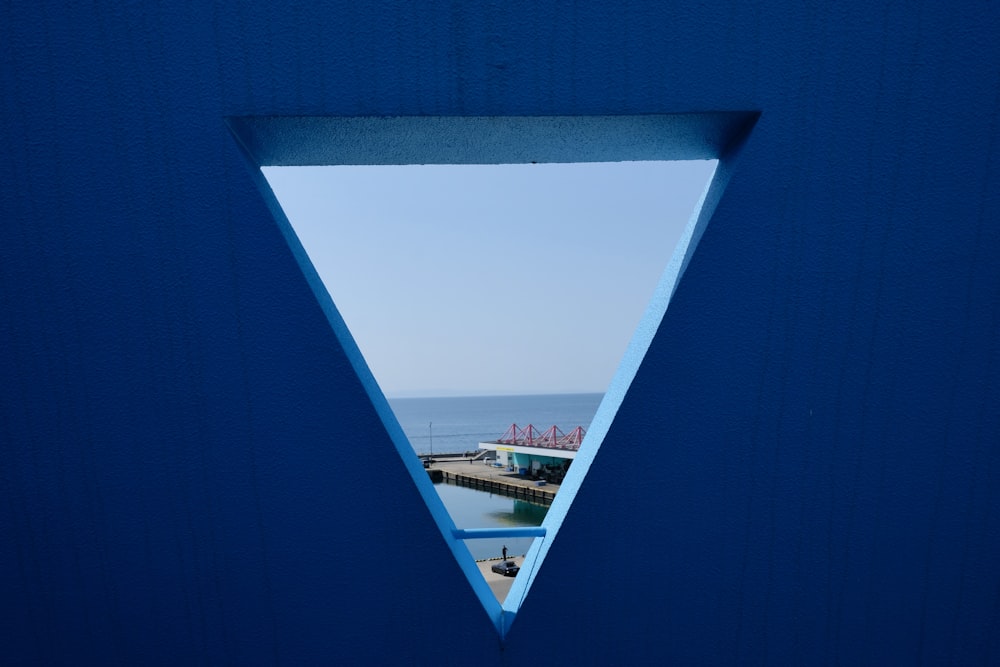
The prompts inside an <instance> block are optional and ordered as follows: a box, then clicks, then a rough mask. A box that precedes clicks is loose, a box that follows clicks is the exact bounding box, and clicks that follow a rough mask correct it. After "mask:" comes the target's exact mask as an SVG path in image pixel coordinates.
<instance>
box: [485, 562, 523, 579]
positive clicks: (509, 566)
mask: <svg viewBox="0 0 1000 667" xmlns="http://www.w3.org/2000/svg"><path fill="white" fill-rule="evenodd" d="M490 569H491V570H493V571H494V572H496V573H497V574H502V575H503V576H505V577H513V576H514V575H516V574H517V571H518V570H520V569H521V568H519V567H518V566H517V563H515V562H514V561H512V560H505V561H501V562H499V563H497V564H496V565H494V566H493V567H491V568H490Z"/></svg>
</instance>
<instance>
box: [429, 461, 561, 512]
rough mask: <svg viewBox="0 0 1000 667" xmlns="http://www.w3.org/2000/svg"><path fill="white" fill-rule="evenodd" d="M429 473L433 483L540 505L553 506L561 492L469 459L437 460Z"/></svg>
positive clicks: (555, 488)
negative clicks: (475, 490)
mask: <svg viewBox="0 0 1000 667" xmlns="http://www.w3.org/2000/svg"><path fill="white" fill-rule="evenodd" d="M427 472H428V475H430V478H431V480H432V481H434V482H438V481H443V482H445V483H448V484H455V485H457V486H465V487H468V488H472V489H479V490H482V491H488V492H490V493H497V494H500V495H504V496H508V497H510V498H516V499H518V500H526V501H528V502H533V503H538V504H540V505H551V504H552V500H553V499H554V498H555V496H556V493H557V492H558V491H559V485H558V484H545V485H544V486H540V485H539V484H538V482H535V481H532V480H530V479H525V478H524V477H521V476H520V475H518V474H517V473H513V472H508V471H506V470H505V469H503V468H495V467H493V466H487V465H484V464H483V463H482V462H480V461H472V462H471V463H470V460H469V459H467V458H462V459H445V460H442V459H434V462H433V463H432V464H431V465H430V468H428V470H427Z"/></svg>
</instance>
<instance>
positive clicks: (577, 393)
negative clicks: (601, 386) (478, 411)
mask: <svg viewBox="0 0 1000 667" xmlns="http://www.w3.org/2000/svg"><path fill="white" fill-rule="evenodd" d="M604 393H605V392H603V391H566V392H553V393H549V394H539V393H535V394H453V395H435V396H431V395H429V394H428V395H403V396H386V400H387V401H389V402H392V401H412V400H430V399H439V398H448V399H456V398H533V397H535V396H537V397H539V398H542V397H544V398H550V397H553V396H602V395H604Z"/></svg>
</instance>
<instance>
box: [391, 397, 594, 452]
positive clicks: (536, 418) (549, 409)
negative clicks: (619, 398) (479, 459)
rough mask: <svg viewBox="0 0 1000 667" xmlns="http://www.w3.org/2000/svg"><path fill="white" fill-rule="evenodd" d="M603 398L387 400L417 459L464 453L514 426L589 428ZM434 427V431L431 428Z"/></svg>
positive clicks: (494, 438) (564, 430)
mask: <svg viewBox="0 0 1000 667" xmlns="http://www.w3.org/2000/svg"><path fill="white" fill-rule="evenodd" d="M603 396H604V395H603V394H552V395H546V396H463V397H459V398H397V399H392V400H390V401H389V404H390V405H391V406H392V410H393V412H395V413H396V419H397V420H398V421H399V425H400V426H402V427H403V432H404V433H406V437H407V438H409V439H410V444H411V445H413V449H414V450H415V451H416V452H417V453H418V454H427V453H429V452H430V451H431V432H432V430H433V435H434V441H433V449H434V451H435V452H438V453H445V452H466V451H471V450H474V449H477V448H478V447H479V443H480V442H482V441H484V440H496V439H497V438H499V437H500V436H501V435H503V432H504V431H506V430H507V427H508V426H510V425H511V424H513V423H516V424H517V425H518V426H522V427H523V426H527V425H528V424H534V425H535V426H536V427H538V428H540V429H541V430H543V431H544V430H545V429H547V428H548V427H550V426H552V425H553V424H554V425H556V426H558V427H559V428H560V429H562V431H563V432H564V433H566V432H569V431H570V430H572V429H574V428H576V427H577V426H582V427H584V428H587V427H589V426H590V422H591V420H592V419H593V418H594V413H596V412H597V406H598V405H599V404H600V402H601V398H602V397H603ZM431 423H433V429H432V428H431V427H430V424H431Z"/></svg>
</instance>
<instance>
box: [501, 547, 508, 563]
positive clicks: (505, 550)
mask: <svg viewBox="0 0 1000 667" xmlns="http://www.w3.org/2000/svg"><path fill="white" fill-rule="evenodd" d="M502 553H503V559H504V560H507V545H506V544H505V545H503V552H502Z"/></svg>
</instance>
